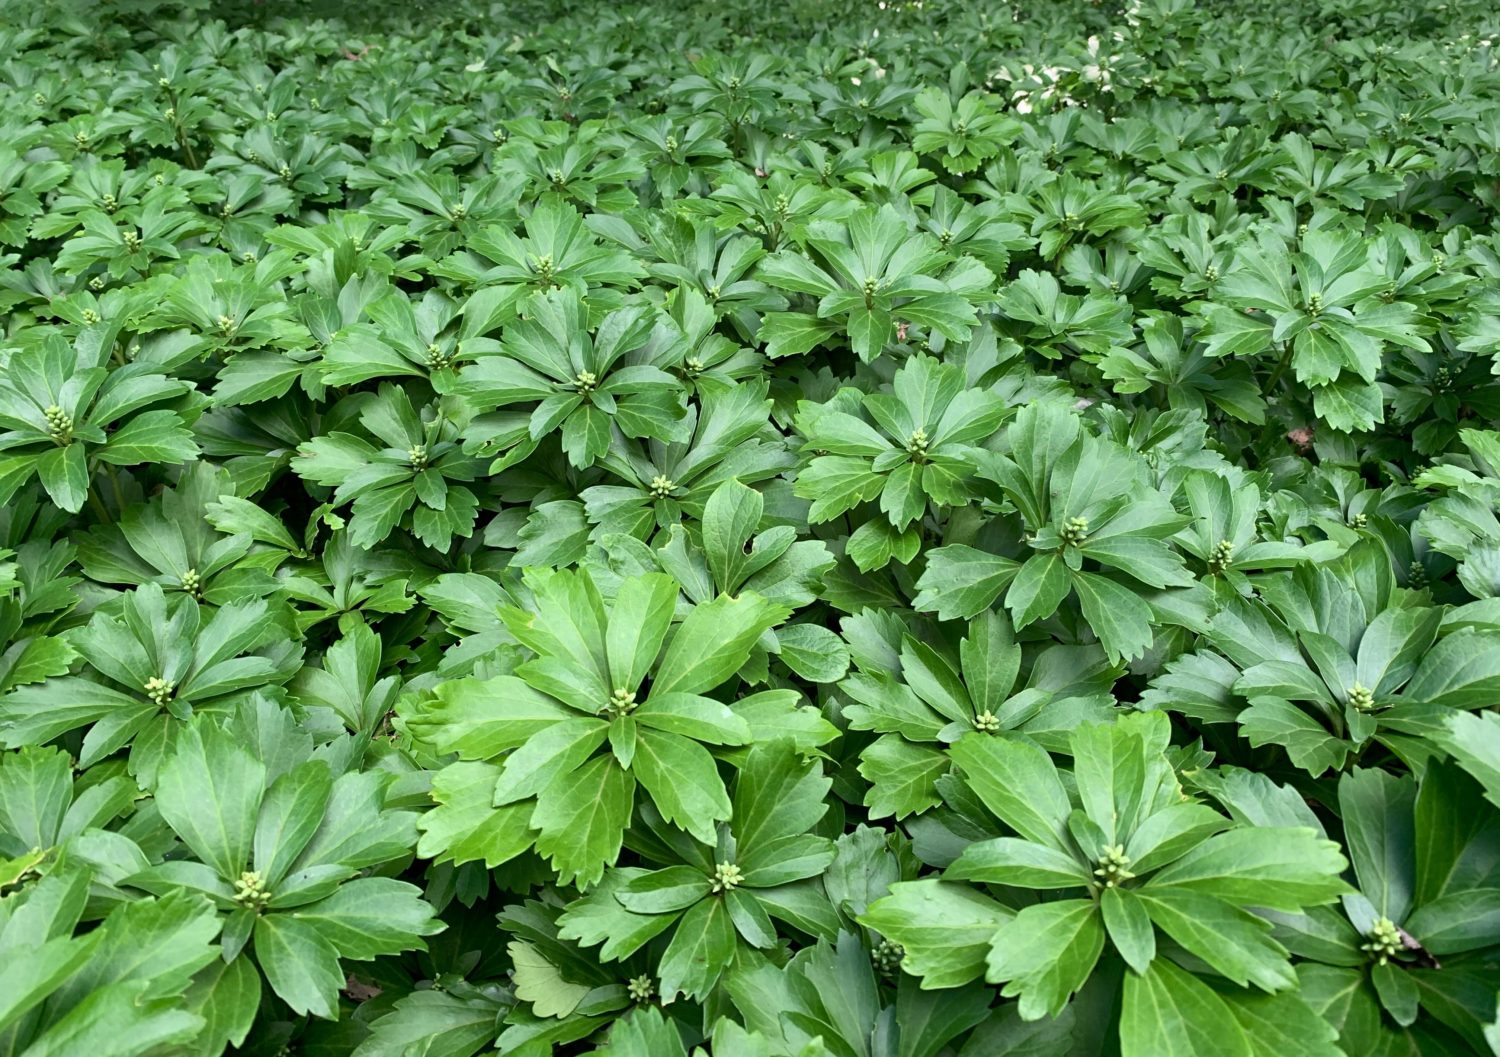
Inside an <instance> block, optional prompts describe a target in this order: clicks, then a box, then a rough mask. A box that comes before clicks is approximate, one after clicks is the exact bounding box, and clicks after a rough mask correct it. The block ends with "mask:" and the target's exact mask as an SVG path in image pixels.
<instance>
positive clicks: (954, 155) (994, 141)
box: [911, 67, 1019, 175]
mask: <svg viewBox="0 0 1500 1057" xmlns="http://www.w3.org/2000/svg"><path fill="white" fill-rule="evenodd" d="M967 74H968V70H967V69H966V68H965V69H963V70H959V69H958V68H957V67H955V68H954V73H953V76H952V77H950V79H949V80H950V86H949V89H948V90H944V89H941V88H926V89H923V90H922V91H920V92H918V93H917V95H916V98H915V99H914V100H913V102H912V105H913V106H914V107H915V108H916V111H917V113H919V114H921V115H922V120H920V121H918V122H917V123H916V124H914V125H913V126H912V138H911V149H912V150H914V151H916V152H917V153H918V154H927V155H936V156H937V158H938V160H939V161H940V162H942V165H943V168H945V169H947V170H948V171H949V172H950V173H955V174H958V175H963V174H964V173H969V172H973V171H974V170H975V169H977V168H978V167H979V166H980V165H982V164H983V163H984V162H985V160H986V159H988V158H992V157H994V156H995V155H996V154H998V153H999V151H1000V149H1001V148H1002V147H1004V146H1006V145H1007V144H1009V143H1010V142H1011V140H1013V139H1014V138H1015V135H1016V133H1017V132H1018V131H1019V129H1018V127H1017V124H1016V121H1015V119H1014V118H1007V117H1006V116H1005V115H1003V114H1001V113H1000V111H998V110H997V109H995V107H994V105H993V104H992V103H991V99H993V98H994V97H993V96H988V95H986V93H984V92H977V91H968V92H965V91H963V88H964V87H965V85H966V82H967V80H968V77H967ZM960 93H961V94H960Z"/></svg>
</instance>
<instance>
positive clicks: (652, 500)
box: [578, 381, 793, 539]
mask: <svg viewBox="0 0 1500 1057" xmlns="http://www.w3.org/2000/svg"><path fill="white" fill-rule="evenodd" d="M770 411H771V401H770V400H769V399H768V398H767V397H766V384H765V383H764V382H759V381H757V382H746V383H743V384H741V385H736V386H734V387H733V388H728V389H714V390H712V391H709V392H705V393H703V394H702V395H701V397H700V399H699V400H698V402H697V404H696V405H692V406H690V407H689V408H688V413H687V416H686V418H685V419H684V424H685V425H686V426H687V427H688V429H689V430H690V432H689V433H688V434H687V436H686V438H685V439H683V440H680V441H676V442H669V441H662V440H651V439H647V440H643V441H626V440H624V439H623V438H620V439H618V440H617V441H616V443H615V444H613V445H612V446H611V448H610V450H609V451H608V452H607V453H606V454H605V456H604V458H603V459H602V460H601V464H602V465H603V467H604V468H605V469H607V470H609V471H610V472H611V473H613V474H614V475H615V477H616V478H617V479H619V480H621V481H625V482H629V483H628V484H600V485H593V486H590V487H588V488H585V489H583V490H582V491H581V492H579V493H578V497H579V498H580V499H582V500H583V503H584V510H585V512H586V514H587V516H588V519H589V521H590V522H591V523H592V524H593V525H595V526H596V529H595V533H596V534H598V535H602V534H606V533H627V534H629V535H633V536H637V537H640V538H643V539H645V538H649V536H650V535H651V533H652V531H653V530H654V529H656V528H661V529H670V528H671V527H672V526H674V525H677V524H678V523H680V522H681V521H682V520H683V519H684V517H685V516H686V517H691V518H694V519H699V518H702V516H703V511H704V508H705V505H706V504H707V503H708V501H709V498H710V497H711V496H712V495H713V494H714V493H715V492H716V491H717V490H718V489H719V488H721V487H723V486H724V485H725V484H726V483H728V482H730V481H739V482H741V483H748V484H754V483H756V482H758V481H763V480H765V479H766V478H768V477H773V476H775V475H776V474H778V473H781V472H782V471H784V470H788V469H790V468H791V467H792V465H793V459H792V457H791V454H790V453H789V452H788V451H787V450H786V445H785V443H784V442H783V441H782V440H781V435H780V434H779V433H778V432H777V431H775V429H774V428H772V427H771V426H770V422H769V416H770Z"/></svg>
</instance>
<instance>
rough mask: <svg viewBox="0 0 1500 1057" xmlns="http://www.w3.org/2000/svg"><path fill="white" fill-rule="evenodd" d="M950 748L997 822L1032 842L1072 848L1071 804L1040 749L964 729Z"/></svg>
mask: <svg viewBox="0 0 1500 1057" xmlns="http://www.w3.org/2000/svg"><path fill="white" fill-rule="evenodd" d="M951 752H952V756H953V760H954V762H955V763H957V764H958V765H959V766H960V767H961V768H963V771H964V781H965V782H966V783H967V784H968V786H969V788H971V789H973V790H974V792H975V794H976V795H977V796H978V797H979V799H980V800H982V801H983V802H984V806H985V807H987V808H989V809H990V810H991V811H993V812H994V813H995V815H996V816H997V817H999V819H1000V821H1002V822H1004V823H1005V824H1006V825H1007V826H1009V827H1010V828H1011V829H1013V830H1015V831H1016V832H1017V833H1019V834H1021V836H1023V837H1025V838H1026V839H1027V840H1030V841H1035V842H1036V843H1037V844H1044V845H1047V846H1048V847H1051V848H1055V849H1057V850H1059V851H1064V852H1065V851H1067V850H1068V849H1069V848H1070V847H1071V839H1070V838H1069V836H1068V815H1069V813H1070V812H1071V811H1072V809H1073V806H1072V804H1071V803H1070V802H1069V800H1068V793H1067V790H1066V789H1065V788H1063V784H1062V779H1061V778H1059V777H1058V774H1057V768H1056V767H1055V766H1054V765H1053V763H1052V760H1051V758H1050V757H1048V755H1047V753H1046V751H1045V750H1043V749H1042V748H1041V747H1039V746H1038V745H1036V744H1034V743H1032V742H1029V741H1024V740H1021V739H1013V738H991V737H987V736H985V735H982V734H968V735H965V736H964V737H962V738H960V739H959V741H958V742H957V743H956V744H955V745H954V746H953V748H952V750H951Z"/></svg>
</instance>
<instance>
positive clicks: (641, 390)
mask: <svg viewBox="0 0 1500 1057" xmlns="http://www.w3.org/2000/svg"><path fill="white" fill-rule="evenodd" d="M527 312H528V313H529V316H528V317H527V318H525V319H521V320H518V321H517V322H515V323H512V324H510V325H509V326H507V327H506V328H505V331H504V336H503V339H502V341H501V348H500V351H499V352H498V353H496V354H492V355H483V356H480V357H479V358H478V359H476V360H475V362H473V363H471V364H468V365H467V366H465V367H464V368H463V370H462V371H461V372H460V373H459V381H458V392H459V393H461V394H462V395H463V396H464V397H465V398H466V399H467V400H468V401H469V403H470V404H471V405H472V406H473V407H474V408H475V409H476V411H477V412H478V413H479V417H478V419H477V420H476V421H475V423H474V425H473V427H472V429H471V431H470V433H471V436H472V437H473V438H475V439H474V440H472V441H471V442H470V447H471V448H472V449H473V450H479V451H483V452H484V453H485V454H490V453H491V452H501V453H503V454H501V455H500V457H499V459H497V461H496V462H495V463H494V464H492V466H491V468H490V472H491V473H496V472H498V471H499V470H500V469H501V468H503V467H504V466H507V465H510V464H512V463H514V462H516V461H519V460H520V459H522V458H524V457H526V456H527V455H529V454H530V453H531V452H532V451H533V450H535V448H536V446H537V444H538V443H539V442H540V441H541V439H542V438H543V437H545V436H547V435H548V434H550V433H554V432H555V433H557V434H558V435H559V438H560V443H561V444H562V448H563V451H564V452H566V453H567V456H568V461H569V462H570V463H572V465H574V466H576V467H579V468H583V467H587V466H591V465H593V464H594V463H595V462H597V461H598V460H599V459H600V458H602V457H603V456H604V455H605V454H606V453H607V452H608V451H609V448H610V443H611V439H612V437H613V436H614V431H615V430H616V429H618V430H619V432H620V433H621V434H623V435H624V436H626V437H634V438H641V437H651V438H653V439H655V440H660V441H676V440H682V439H684V437H685V436H686V430H685V425H686V424H685V422H684V415H685V414H686V406H685V403H684V399H683V396H684V389H683V385H682V381H681V379H679V378H678V377H677V376H676V375H673V374H671V373H669V371H668V370H667V369H666V368H670V367H676V366H678V365H677V364H676V363H674V362H673V361H672V355H671V354H672V351H673V346H672V344H671V343H670V342H662V343H656V342H652V340H651V339H652V331H653V327H654V323H655V321H654V320H653V318H652V315H651V313H650V312H649V311H648V310H647V309H646V307H645V306H643V305H631V306H629V307H627V308H622V309H618V310H616V311H614V312H611V313H609V314H608V315H606V316H605V317H604V319H603V320H602V321H601V322H600V323H599V325H598V328H597V329H596V330H593V331H592V332H591V328H590V326H589V306H588V304H587V303H586V302H585V301H584V300H583V299H582V298H581V297H580V296H579V295H578V293H577V292H576V291H574V290H572V289H562V290H555V291H552V292H550V293H547V294H542V295H538V296H535V297H533V298H532V299H531V300H530V301H529V302H527ZM513 404H535V407H534V408H532V409H531V410H530V411H522V412H502V413H500V414H492V412H494V411H495V409H497V408H505V407H509V406H511V405H513ZM506 449H510V450H508V451H507V450H506Z"/></svg>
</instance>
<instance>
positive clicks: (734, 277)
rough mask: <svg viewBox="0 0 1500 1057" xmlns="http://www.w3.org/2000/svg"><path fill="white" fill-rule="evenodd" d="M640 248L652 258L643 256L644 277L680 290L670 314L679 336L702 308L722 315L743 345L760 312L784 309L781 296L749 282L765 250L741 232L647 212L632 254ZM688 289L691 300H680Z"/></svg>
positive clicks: (686, 217) (684, 217)
mask: <svg viewBox="0 0 1500 1057" xmlns="http://www.w3.org/2000/svg"><path fill="white" fill-rule="evenodd" d="M646 249H649V250H650V251H651V252H652V253H653V254H654V256H655V258H656V259H655V260H651V259H650V258H649V257H648V258H647V260H646V272H647V274H648V275H650V276H651V277H652V278H656V279H664V280H667V281H668V282H671V283H675V284H676V285H677V287H678V289H679V291H681V292H680V293H677V294H675V295H674V299H675V300H674V304H677V305H680V307H679V308H678V309H677V310H676V311H674V312H673V313H672V315H673V317H674V318H675V319H677V320H678V323H679V325H680V326H682V329H683V330H684V332H691V330H692V329H694V328H690V327H689V326H688V322H687V320H688V319H689V318H692V317H693V316H694V315H696V314H697V313H698V305H700V304H703V305H706V306H707V307H708V308H710V309H712V313H713V315H714V316H715V318H717V317H720V316H723V317H726V318H727V319H728V320H729V322H730V323H732V324H733V326H734V328H735V330H736V332H737V333H738V334H739V337H740V339H741V340H743V341H745V342H746V343H749V342H751V341H752V340H753V339H754V337H755V332H756V330H757V329H758V328H759V326H760V313H762V312H765V311H767V310H773V309H781V308H785V307H786V299H785V298H784V297H782V296H781V295H780V294H778V293H776V292H775V291H773V290H771V289H770V288H769V287H767V286H766V284H765V283H763V282H760V281H758V280H756V279H753V278H751V275H752V270H753V269H754V267H755V265H756V264H757V263H758V262H759V261H760V260H761V259H762V258H763V257H765V255H766V248H765V245H764V244H763V243H762V242H761V240H760V239H758V238H754V237H752V236H750V235H746V234H745V233H744V232H743V231H741V230H737V229H734V228H732V229H730V230H729V231H728V232H723V231H720V230H719V228H718V227H717V226H716V225H715V224H714V223H713V222H712V221H710V220H708V219H707V218H702V217H694V216H692V215H691V214H688V213H686V212H682V213H669V214H652V215H650V216H649V217H648V219H647V229H646V244H645V246H644V247H643V250H642V251H638V252H643V253H644V250H646ZM689 290H691V291H693V293H695V294H696V295H697V296H696V297H691V296H689V297H687V298H684V294H686V293H687V291H689Z"/></svg>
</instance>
